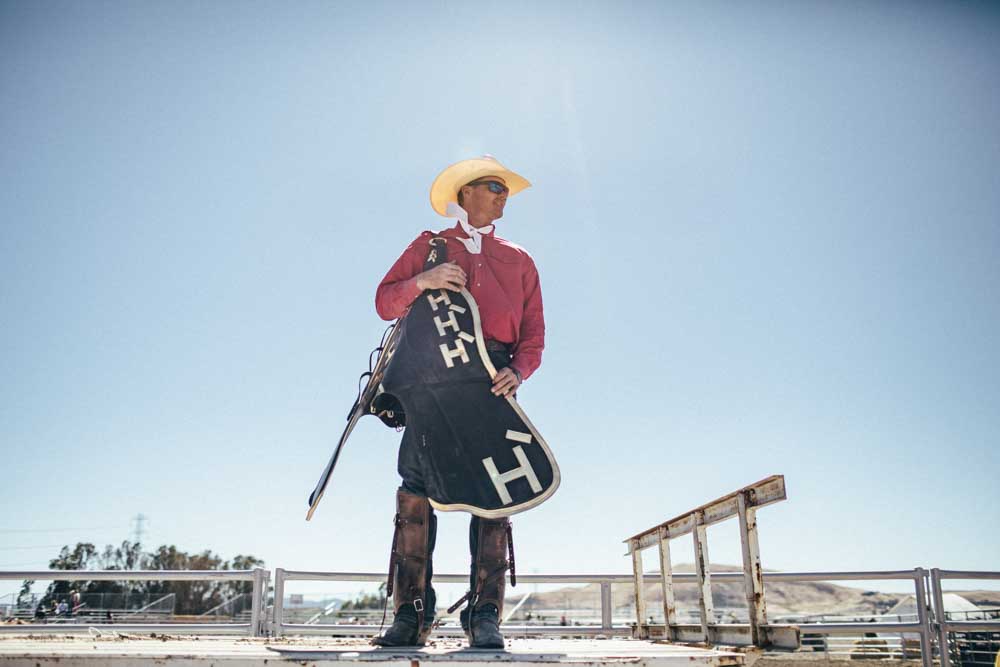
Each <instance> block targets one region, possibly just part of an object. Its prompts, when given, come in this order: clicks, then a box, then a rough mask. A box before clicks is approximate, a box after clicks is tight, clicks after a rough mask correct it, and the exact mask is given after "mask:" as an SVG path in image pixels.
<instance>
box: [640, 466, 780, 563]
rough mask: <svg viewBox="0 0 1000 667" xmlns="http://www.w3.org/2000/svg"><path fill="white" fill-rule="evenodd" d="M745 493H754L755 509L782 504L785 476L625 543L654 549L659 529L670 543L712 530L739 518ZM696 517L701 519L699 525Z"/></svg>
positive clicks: (761, 483)
mask: <svg viewBox="0 0 1000 667" xmlns="http://www.w3.org/2000/svg"><path fill="white" fill-rule="evenodd" d="M746 491H753V503H752V506H753V507H764V506H765V505H770V504H771V503H776V502H778V501H780V500H785V498H786V497H787V496H786V495H785V477H784V475H772V476H771V477H767V478H765V479H762V480H760V481H759V482H755V483H754V484H750V485H748V486H745V487H743V488H742V489H739V490H738V491H734V492H732V493H730V494H727V495H725V496H722V497H721V498H717V499H715V500H713V501H712V502H710V503H706V504H704V505H702V506H701V507H697V508H695V509H693V510H691V511H690V512H685V513H684V514H681V515H680V516H677V517H674V518H673V519H670V520H669V521H664V522H663V523H661V524H659V525H658V526H654V527H652V528H650V529H649V530H645V531H643V532H641V533H639V534H637V535H633V536H632V537H630V538H628V539H626V540H625V542H626V543H628V544H632V543H634V542H635V541H636V540H638V546H639V548H640V549H645V548H647V547H651V546H654V545H655V544H656V542H657V541H658V540H659V538H660V529H664V528H665V529H666V532H667V536H668V537H670V538H671V539H673V538H676V537H681V536H682V535H687V534H688V533H690V532H692V531H693V530H694V529H695V527H696V526H697V525H699V524H700V525H705V526H711V525H712V524H714V523H718V522H720V521H723V520H725V519H728V518H729V517H732V516H736V515H737V513H738V511H739V509H738V498H739V497H740V495H742V494H743V493H745V492H746ZM696 517H701V519H700V522H699V520H698V519H696Z"/></svg>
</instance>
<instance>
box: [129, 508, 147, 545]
mask: <svg viewBox="0 0 1000 667" xmlns="http://www.w3.org/2000/svg"><path fill="white" fill-rule="evenodd" d="M147 521H149V519H147V518H146V515H145V514H143V513H142V512H140V513H139V514H136V515H135V517H133V518H132V523H133V524H135V527H134V528H133V529H132V541H133V542H136V543H138V544H142V536H143V535H144V534H145V532H146V527H145V525H144V524H145V523H146V522H147Z"/></svg>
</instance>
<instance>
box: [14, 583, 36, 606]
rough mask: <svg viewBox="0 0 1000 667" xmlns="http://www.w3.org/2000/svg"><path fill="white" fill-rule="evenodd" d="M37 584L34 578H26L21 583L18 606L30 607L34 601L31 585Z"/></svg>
mask: <svg viewBox="0 0 1000 667" xmlns="http://www.w3.org/2000/svg"><path fill="white" fill-rule="evenodd" d="M34 584H35V581H34V579H25V580H24V581H23V582H22V583H21V590H20V591H18V593H17V602H16V603H15V604H16V606H18V607H20V608H24V607H30V606H31V604H32V602H33V596H32V595H31V587H32V586H33V585H34Z"/></svg>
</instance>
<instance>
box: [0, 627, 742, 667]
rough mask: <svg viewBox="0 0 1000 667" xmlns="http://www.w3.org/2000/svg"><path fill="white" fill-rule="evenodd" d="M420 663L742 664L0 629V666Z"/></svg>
mask: <svg viewBox="0 0 1000 667" xmlns="http://www.w3.org/2000/svg"><path fill="white" fill-rule="evenodd" d="M406 662H409V665H408V666H407V667H419V665H420V663H421V662H445V663H448V667H473V666H481V665H482V663H489V662H503V663H519V664H528V665H533V664H538V663H546V664H552V663H557V664H567V665H573V666H574V667H589V666H593V667H599V666H603V665H612V664H613V665H623V664H628V665H636V666H638V667H680V666H681V665H685V666H688V667H744V665H745V664H746V661H745V656H744V655H743V654H741V653H737V652H730V651H723V650H716V649H707V648H697V647H689V646H679V645H672V644H661V643H656V642H650V641H639V640H631V639H511V640H508V642H507V648H506V650H490V649H470V648H468V647H466V646H465V642H463V641H460V640H454V639H447V638H444V639H432V640H431V642H430V643H429V644H428V645H427V646H426V647H424V648H423V649H417V650H414V649H385V648H378V647H374V646H371V645H370V644H369V643H368V641H367V640H365V639H354V638H316V637H309V638H306V637H288V638H285V637H282V638H279V639H263V638H262V639H257V638H249V637H248V638H232V637H207V636H171V635H160V636H140V635H129V634H126V633H117V632H116V633H107V634H102V635H100V636H82V637H81V636H71V635H49V636H44V635H34V636H32V635H7V636H0V667H21V666H22V665H23V666H24V667H40V666H42V665H60V666H61V667H77V666H80V667H84V666H86V667H95V666H96V665H111V666H112V667H149V666H151V665H165V664H175V665H191V666H192V667H193V666H195V665H197V666H199V667H200V666H202V665H205V666H208V665H225V666H229V665H249V666H252V667H258V666H261V667H262V666H264V665H271V666H273V665H283V664H296V665H303V666H306V667H310V666H316V667H322V666H324V665H334V664H337V665H340V667H349V666H350V665H358V664H359V663H364V667H378V666H379V665H386V666H388V665H392V666H393V667H399V665H400V664H401V663H406Z"/></svg>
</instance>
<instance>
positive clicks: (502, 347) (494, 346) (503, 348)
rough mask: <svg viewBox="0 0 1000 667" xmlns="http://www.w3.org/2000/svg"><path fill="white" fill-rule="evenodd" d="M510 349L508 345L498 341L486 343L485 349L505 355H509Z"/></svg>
mask: <svg viewBox="0 0 1000 667" xmlns="http://www.w3.org/2000/svg"><path fill="white" fill-rule="evenodd" d="M510 347H511V345H510V343H501V342H500V341H498V340H487V341H486V349H487V350H490V351H491V352H506V353H507V354H510Z"/></svg>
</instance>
